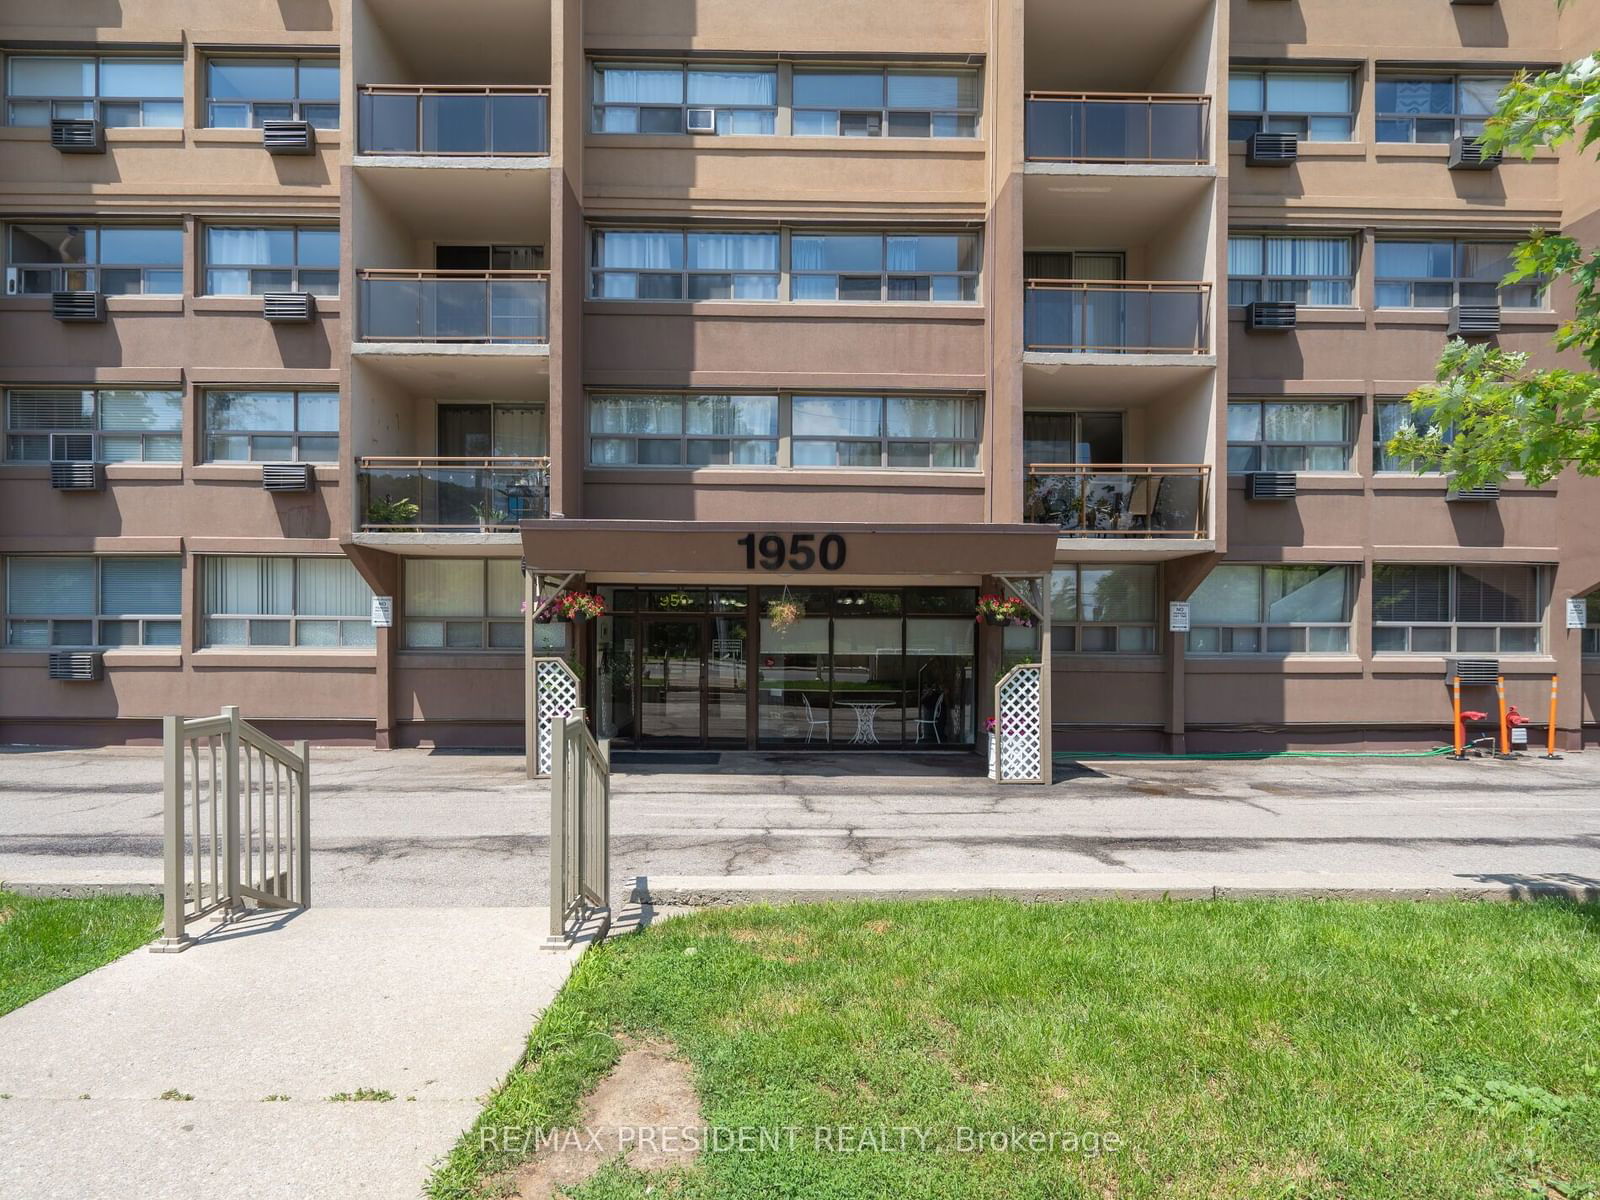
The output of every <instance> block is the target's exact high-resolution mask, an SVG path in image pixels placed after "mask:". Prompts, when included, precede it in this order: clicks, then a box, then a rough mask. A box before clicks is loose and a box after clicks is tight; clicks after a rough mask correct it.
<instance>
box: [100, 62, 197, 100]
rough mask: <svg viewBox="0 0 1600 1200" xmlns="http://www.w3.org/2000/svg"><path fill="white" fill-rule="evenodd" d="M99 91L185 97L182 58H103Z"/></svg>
mask: <svg viewBox="0 0 1600 1200" xmlns="http://www.w3.org/2000/svg"><path fill="white" fill-rule="evenodd" d="M100 94H101V95H102V96H131V97H135V98H138V99H145V98H149V99H156V98H158V97H167V98H177V99H182V97H183V61H182V60H181V59H176V58H105V59H101V60H100Z"/></svg>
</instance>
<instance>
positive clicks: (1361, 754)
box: [1051, 746, 1455, 762]
mask: <svg viewBox="0 0 1600 1200" xmlns="http://www.w3.org/2000/svg"><path fill="white" fill-rule="evenodd" d="M1453 753H1455V749H1454V747H1451V746H1438V747H1436V748H1434V749H1432V750H1235V751H1229V752H1227V753H1218V754H1119V753H1117V752H1115V751H1111V750H1086V751H1084V752H1083V753H1082V754H1069V753H1067V752H1065V751H1061V750H1057V751H1056V752H1055V753H1054V754H1052V755H1051V758H1052V759H1054V760H1055V761H1057V762H1084V761H1088V760H1094V759H1150V760H1155V761H1161V762H1203V761H1213V760H1217V759H1240V758H1438V757H1440V756H1441V755H1445V754H1453Z"/></svg>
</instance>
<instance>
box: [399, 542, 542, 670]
mask: <svg viewBox="0 0 1600 1200" xmlns="http://www.w3.org/2000/svg"><path fill="white" fill-rule="evenodd" d="M405 589H406V590H405V640H406V648H407V649H410V650H486V649H487V650H520V649H522V615H521V614H522V566H521V564H520V563H518V562H517V561H516V560H515V559H510V558H490V559H482V558H473V559H466V558H408V559H406V573H405Z"/></svg>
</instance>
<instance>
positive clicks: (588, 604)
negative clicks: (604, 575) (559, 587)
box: [554, 592, 606, 624]
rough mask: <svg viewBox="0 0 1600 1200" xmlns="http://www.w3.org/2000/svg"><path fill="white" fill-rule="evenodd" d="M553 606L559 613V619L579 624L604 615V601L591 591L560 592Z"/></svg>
mask: <svg viewBox="0 0 1600 1200" xmlns="http://www.w3.org/2000/svg"><path fill="white" fill-rule="evenodd" d="M554 608H555V610H556V611H557V612H559V613H560V614H561V620H563V621H576V622H578V623H579V624H582V623H583V622H584V621H587V620H590V619H591V618H594V617H603V616H605V615H606V602H605V601H604V600H602V599H600V597H599V596H596V595H595V594H594V593H593V592H562V593H561V596H560V598H559V599H557V600H556V602H555V605H554Z"/></svg>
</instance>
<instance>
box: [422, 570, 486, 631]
mask: <svg viewBox="0 0 1600 1200" xmlns="http://www.w3.org/2000/svg"><path fill="white" fill-rule="evenodd" d="M483 608H484V569H483V562H482V561H481V560H468V559H448V558H408V559H406V595H405V610H406V615H407V616H408V617H481V616H483V615H484V611H483Z"/></svg>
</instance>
